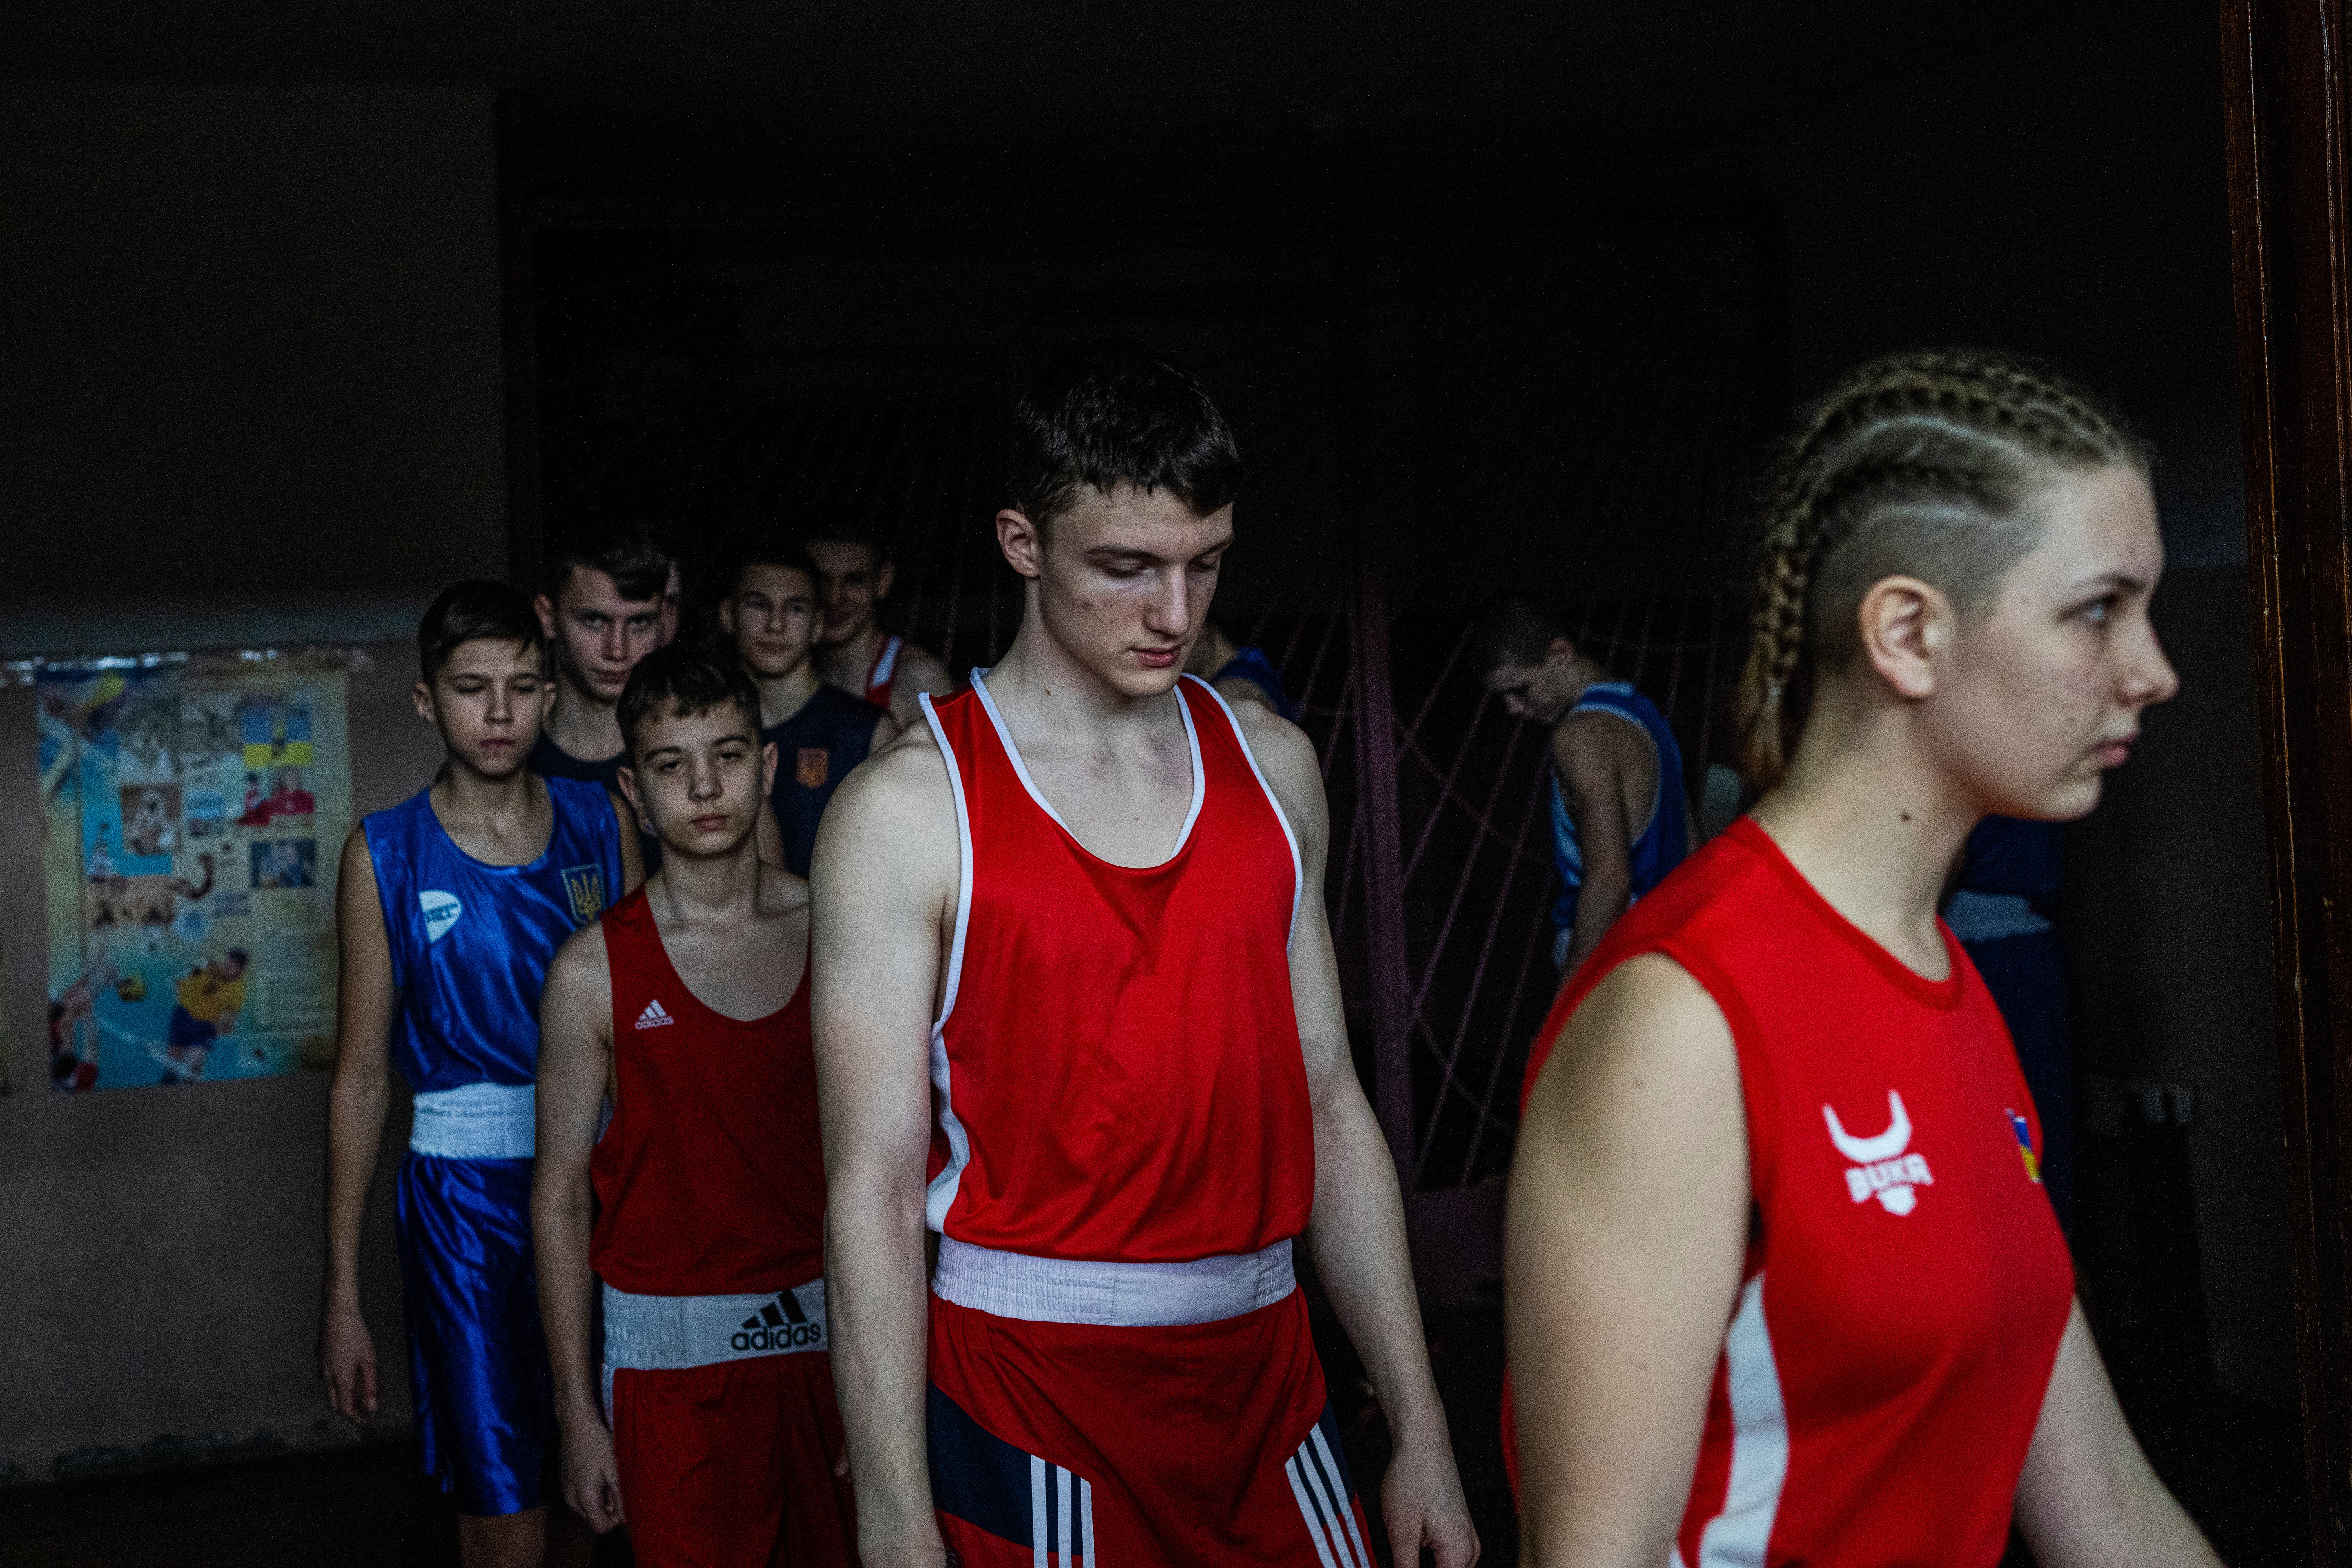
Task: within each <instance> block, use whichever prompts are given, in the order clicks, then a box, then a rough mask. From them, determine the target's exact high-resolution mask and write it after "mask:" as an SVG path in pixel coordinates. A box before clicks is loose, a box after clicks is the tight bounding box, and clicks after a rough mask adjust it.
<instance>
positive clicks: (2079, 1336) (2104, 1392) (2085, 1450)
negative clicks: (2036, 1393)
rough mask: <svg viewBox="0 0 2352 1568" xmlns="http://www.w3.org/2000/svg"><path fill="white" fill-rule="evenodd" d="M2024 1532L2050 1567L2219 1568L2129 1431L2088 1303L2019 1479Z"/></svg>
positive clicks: (2078, 1312) (2074, 1320) (2068, 1339)
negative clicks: (2087, 1319) (2094, 1333)
mask: <svg viewBox="0 0 2352 1568" xmlns="http://www.w3.org/2000/svg"><path fill="white" fill-rule="evenodd" d="M2017 1528H2018V1531H2019V1533H2020V1534H2021V1535H2023V1536H2024V1537H2025V1542H2026V1544H2027V1545H2028V1546H2031V1547H2032V1549H2033V1560H2034V1562H2036V1563H2041V1564H2042V1568H2220V1563H2221V1559H2220V1558H2219V1557H2217V1556H2215V1555H2214V1553H2213V1549H2212V1548H2211V1547H2210V1546H2209V1545H2207V1544H2206V1543H2205V1537H2204V1536H2202V1535H2201V1534H2200V1533H2198V1530H2197V1527H2196V1526H2195V1525H2194V1524H2192V1523H2190V1522H2189V1516H2188V1515H2187V1514H2185V1513H2183V1512H2182V1511H2181V1510H2180V1505H2179V1503H2177V1502H2175V1501H2173V1500H2172V1494H2171V1493H2170V1492H2168V1491H2167V1490H2165V1489H2164V1483H2163V1482H2162V1481H2160V1480H2158V1479H2156V1472H2155V1471H2154V1470H2152V1469H2150V1468H2148V1463H2147V1456H2146V1455H2145V1454H2143V1453H2141V1452H2140V1447H2139V1444H2138V1443H2137V1441H2136V1440H2135V1439H2134V1438H2133V1436H2132V1435H2131V1428H2130V1427H2129V1426H2126V1425H2125V1424H2124V1415H2123V1412H2122V1411H2121V1410H2119V1409H2117V1408H2116V1391H2115V1389H2114V1388H2113V1387H2112V1386H2111V1385H2110V1384H2108V1382H2107V1369H2106V1365H2105V1363H2103V1362H2102V1361H2101V1360H2100V1359H2099V1347H2098V1345H2097V1344H2096V1343H2095V1342H2094V1341H2093V1340H2092V1338H2091V1326H2090V1325H2089V1324H2088V1323H2086V1322H2084V1321H2083V1309H2082V1306H2081V1305H2080V1303H2077V1304H2076V1305H2075V1306H2074V1309H2073V1310H2071V1311H2070V1312H2069V1313H2068V1314H2067V1318H2066V1334H2065V1337H2064V1338H2063V1339H2062V1340H2060V1341H2059V1342H2058V1361H2057V1364H2056V1365H2055V1366H2053V1367H2052V1368H2051V1370H2050V1388H2049V1391H2048V1392H2047V1393H2046V1394H2043V1395H2042V1417H2041V1419H2040V1421H2038V1422H2037V1423H2036V1424H2035V1426H2034V1428H2033V1447H2032V1448H2030V1449H2028V1450H2027V1451H2026V1456H2025V1473H2024V1474H2023V1475H2022V1476H2021V1477H2020V1478H2019V1479H2018V1483H2017Z"/></svg>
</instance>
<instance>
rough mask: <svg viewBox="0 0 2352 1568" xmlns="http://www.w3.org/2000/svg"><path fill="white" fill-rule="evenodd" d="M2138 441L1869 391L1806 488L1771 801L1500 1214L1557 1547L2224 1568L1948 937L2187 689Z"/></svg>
mask: <svg viewBox="0 0 2352 1568" xmlns="http://www.w3.org/2000/svg"><path fill="white" fill-rule="evenodd" d="M2163 567H2164V546H2163V542H2162V539H2161V536H2160V535H2159V534H2158V531H2157V525H2156V508H2155V502H2154V500H2153V499H2152V497H2151V495H2150V493H2149V490H2148V485H2147V458H2146V456H2145V454H2144V453H2143V452H2142V451H2141V449H2140V448H2139V447H2137V444H2135V443H2134V442H2133V441H2132V439H2131V438H2130V437H2129V436H2127V435H2126V434H2125V433H2124V431H2123V430H2122V429H2121V427H2120V426H2119V425H2118V424H2117V423H2116V420H2115V419H2114V418H2113V416H2109V415H2107V414H2105V412H2104V411H2102V410H2101V409H2099V408H2098V407H2097V406H2096V405H2094V404H2092V403H2091V401H2090V400H2089V399H2088V398H2087V397H2085V396H2084V395H2083V394H2081V393H2080V392H2079V391H2077V390H2075V389H2074V388H2073V387H2071V386H2069V385H2068V384H2066V383H2065V382H2063V381H2062V380H2060V379H2058V378H2057V377H2056V376H2054V375H2053V374H2048V373H2046V372H2042V371H2039V370H2036V369H2034V368H2033V367H2032V366H2028V365H2024V364H2021V363H2016V362H2013V361H2011V360H2008V359H2006V358H2003V357H2001V356H1998V355H1992V354H1981V353H1935V354H1904V355H1896V356H1894V357H1892V358H1889V359H1885V360H1881V361H1878V362H1876V363H1872V364H1868V365H1865V366H1864V367H1863V368H1862V369H1860V370H1858V371H1856V372H1854V373H1853V374H1852V375H1850V376H1849V377H1847V379H1846V380H1845V381H1844V382H1843V383H1842V384H1840V385H1839V386H1838V387H1837V388H1835V389H1834V390H1833V391H1832V393H1831V394H1830V395H1828V396H1827V397H1826V398H1825V399H1824V400H1823V401H1822V403H1821V404H1820V405H1817V406H1816V407H1815V408H1813V409H1812V410H1811V411H1809V414H1808V417H1807V420H1806V423H1805V425H1804V426H1802V427H1801V433H1800V435H1799V436H1798V437H1797V438H1796V439H1795V441H1794V442H1793V443H1792V444H1791V446H1790V450H1789V452H1788V455H1787V457H1786V458H1785V459H1784V466H1783V469H1782V472H1781V475H1780V484H1779V485H1778V487H1777V499H1776V500H1775V502H1774V506H1773V510H1772V512H1771V515H1770V520H1769V532H1768V535H1767V540H1766V547H1765V552H1764V564H1763V568H1762V572H1761V574H1760V578H1759V586H1758V607H1757V613H1756V638H1755V642H1754V646H1753V648H1752V651H1751V654H1750V658H1749V664H1748V676H1747V679H1746V680H1745V682H1744V684H1743V700H1744V704H1745V707H1746V709H1747V716H1748V730H1747V748H1746V752H1747V754H1746V757H1745V761H1746V763H1747V768H1746V771H1747V773H1748V776H1749V782H1750V783H1751V784H1754V785H1755V786H1756V787H1758V788H1759V789H1761V790H1763V791H1764V794H1763V796H1762V798H1761V799H1760V800H1759V802H1758V804H1757V806H1756V808H1755V810H1754V812H1753V813H1752V814H1751V815H1750V816H1747V817H1744V818H1742V819H1740V820H1739V821H1737V822H1735V823H1733V824H1732V825H1731V826H1730V827H1729V828H1728V829H1727V830H1726V831H1725V832H1724V833H1723V834H1722V835H1721V836H1720V837H1717V838H1716V839H1715V840H1713V841H1712V842H1711V843H1709V844H1708V845H1707V847H1706V848H1705V849H1703V850H1701V851H1700V852H1699V853H1698V854H1697V855H1696V856H1694V857H1693V858H1691V859H1690V860H1688V861H1686V862H1685V864H1684V865H1683V866H1682V867H1681V868H1679V869H1678V870H1676V871H1675V872H1674V874H1672V875H1671V876H1669V877H1667V878H1666V879H1665V880H1664V882H1663V883H1662V884H1661V885H1660V886H1659V887H1658V889H1657V890H1656V891H1655V892H1654V893H1652V894H1651V895H1650V896H1649V897H1647V898H1645V899H1643V900H1642V901H1641V902H1640V903H1639V904H1637V905H1635V906H1634V907H1633V909H1631V910H1628V911H1626V913H1625V915H1624V917H1623V918H1622V919H1621V920H1620V921H1617V922H1616V924H1615V925H1613V926H1612V928H1611V929H1610V931H1609V934H1608V935H1607V936H1606V937H1605V938H1604V939H1602V941H1601V943H1600V945H1599V946H1598V947H1597V948H1596V949H1595V950H1594V952H1593V953H1592V956H1591V959H1590V960H1589V961H1588V962H1587V963H1585V964H1584V965H1583V967H1581V968H1580V970H1579V971H1578V972H1577V973H1576V975H1575V977H1574V978H1573V980H1572V981H1571V982H1570V984H1569V985H1568V987H1567V988H1566V989H1565V990H1564V991H1563V992H1562V993H1561V994H1560V997H1559V1001H1558V1003H1557V1004H1555V1005H1554V1006H1553V1009H1552V1015H1551V1016H1550V1018H1549V1019H1548V1020H1547V1021H1546V1023H1545V1026H1544V1028H1543V1030H1542V1032H1541V1033H1540V1034H1539V1035H1538V1037H1537V1042H1536V1047H1535V1049H1534V1051H1533V1052H1532V1053H1531V1055H1532V1060H1531V1061H1530V1064H1529V1068H1528V1087H1527V1090H1526V1095H1525V1103H1524V1107H1523V1111H1522V1117H1521V1125H1520V1133H1519V1142H1518V1147H1517V1152H1516V1154H1515V1156H1514V1162H1513V1165H1512V1173H1511V1192H1510V1205H1509V1214H1508V1220H1507V1228H1506V1249H1507V1257H1506V1284H1507V1303H1506V1305H1507V1320H1508V1336H1509V1341H1508V1342H1509V1352H1510V1359H1511V1370H1512V1379H1513V1398H1512V1399H1511V1401H1510V1403H1511V1405H1513V1406H1514V1407H1515V1411H1516V1430H1515V1432H1514V1431H1513V1430H1512V1429H1511V1428H1507V1430H1506V1436H1507V1437H1511V1436H1516V1439H1517V1447H1516V1454H1517V1480H1518V1484H1519V1489H1520V1502H1521V1519H1522V1523H1523V1527H1524V1530H1525V1532H1526V1533H1525V1537H1524V1540H1525V1546H1526V1551H1525V1554H1524V1556H1523V1559H1522V1561H1524V1562H1526V1563H1530V1564H1555V1563H1558V1564H1569V1563H1573V1564H1575V1565H1576V1568H1657V1565H1658V1564H1659V1563H1676V1564H1682V1565H1685V1568H1731V1565H1733V1564H1741V1565H1746V1564H1764V1563H1808V1564H1816V1565H1818V1568H1885V1565H1886V1564H1890V1563H1922V1564H1924V1563H1935V1564H1938V1565H1947V1568H1993V1564H1995V1563H1999V1562H2000V1561H2001V1559H2002V1554H2003V1552H2004V1551H2005V1550H2006V1548H2007V1546H2008V1542H2009V1535H2010V1530H2011V1522H2012V1518H2013V1520H2014V1522H2015V1525H2016V1528H2017V1529H2018V1530H2019V1531H2021V1533H2022V1534H2023V1535H2024V1537H2025V1539H2026V1542H2027V1543H2028V1544H2029V1545H2030V1546H2031V1547H2032V1551H2033V1555H2034V1559H2035V1561H2037V1562H2040V1563H2053V1564H2056V1563H2069V1564H2089V1563H2130V1564H2133V1565H2134V1568H2213V1564H2214V1561H2215V1560H2214V1556H2213V1552H2212V1551H2211V1549H2210V1547H2209V1546H2207V1544H2206V1543H2205V1541H2204V1539H2203V1538H2202V1537H2201V1536H2200V1534H2199V1533H2198V1531H2197V1528H2196V1526H2195V1525H2193V1524H2191V1523H2190V1522H2189V1520H2188V1518H2187V1516H2186V1515H2184V1514H2183V1513H2182V1512H2181V1510H2180V1508H2179V1505H2178V1504H2177V1503H2175V1502H2174V1501H2173V1500H2172V1499H2171V1497H2170V1496H2168V1494H2167V1493H2166V1491H2165V1489H2164V1487H2163V1485H2162V1484H2161V1483H2160V1482H2159V1481H2158V1479H2156V1477H2155V1475H2154V1473H2153V1472H2152V1471H2151V1470H2150V1469H2149V1468H2148V1465H2147V1460H2146V1458H2143V1457H2142V1455H2141V1453H2140V1450H2139V1447H2138V1445H2137V1444H2136V1443H2135V1442H2134V1441H2133V1440H2132V1436H2131V1433H2130V1432H2129V1430H2128V1429H2127V1428H2126V1426H2125V1425H2124V1422H2123V1417H2122V1415H2121V1413H2120V1412H2119V1411H2118V1410H2117V1408H2116V1399H2115V1394H2114V1391H2113V1390H2112V1389H2111V1388H2110V1387H2109V1386H2108V1384H2107V1377H2106V1373H2105V1368H2104V1367H2103V1366H2102V1365H2101V1364H2100V1361H2099V1352H2098V1349H2097V1347H2096V1346H2095V1344H2094V1343H2093V1342H2092V1340H2091V1334H2090V1330H2089V1329H2088V1327H2087V1326H2086V1325H2085V1323H2084V1319H2083V1314H2082V1310H2081V1309H2080V1307H2079V1306H2078V1305H2076V1303H2075V1301H2074V1276H2073V1271H2072V1268H2070V1266H2069V1263H2068V1259H2067V1254H2066V1246H2065V1242H2064V1240H2063V1237H2061V1236H2060V1235H2059V1232H2058V1226H2057V1222H2056V1219H2055V1217H2054V1216H2053V1214H2052V1212H2051V1208H2050V1205H2049V1203H2048V1202H2047V1201H2046V1199H2045V1198H2044V1196H2043V1193H2042V1186H2041V1172H2040V1165H2039V1161H2040V1156H2041V1152H2042V1140H2041V1131H2040V1128H2039V1126H2038V1125H2037V1123H2036V1121H2035V1119H2034V1110H2033V1101H2032V1097H2031V1095H2030V1094H2029V1093H2028V1091H2027V1089H2026V1084H2025V1079H2024V1076H2023V1075H2022V1074H2021V1072H2020V1071H2019V1070H2018V1065H2017V1058H2016V1054H2015V1052H2014V1051H2013V1050H2012V1049H2011V1044H2010V1039H2009V1035H2008V1032H2007V1030H2006V1029H2005V1028H2004V1027H2003V1026H2002V1024H2001V1019H2000V1013H1999V1011H1998V1010H1997V1009H1996V1008H1995V1006H1994V1005H1993V1002H1992V998H1991V996H1990V994H1988V993H1987V991H1986V989H1985V986H1984V983H1983V982H1982V981H1981V980H1980V979H1979V977H1978V975H1977V973H1976V971H1975V970H1974V968H1973V967H1972V966H1971V965H1970V964H1969V960H1968V957H1967V955H1966V953H1965V952H1963V951H1962V949H1961V948H1960V945H1959V943H1958V941H1957V940H1955V939H1954V938H1953V936H1952V934H1951V932H1950V931H1948V930H1946V929H1945V928H1944V927H1943V925H1942V924H1941V922H1940V921H1937V917H1936V905H1937V897H1938V895H1939V893H1940V892H1941V890H1942V888H1943V884H1944V881H1945V879H1946V877H1947V875H1948V871H1949V869H1950V867H1951V865H1952V863H1953V859H1954V857H1955V856H1956V855H1957V854H1958V850H1959V848H1960V846H1961V844H1962V842H1963V841H1964V840H1965V839H1966V838H1967V837H1968V836H1969V830H1970V828H1972V827H1973V826H1975V825H1976V824H1977V822H1978V821H1979V820H1980V819H1981V818H1982V817H1984V816H1986V815H1987V814H1989V813H1996V812H1997V813H2001V814H2004V815H2009V816H2032V817H2038V818H2042V819H2044V820H2066V819H2071V818H2074V817H2078V816H2082V815H2084V813H2085V812H2088V811H2089V810H2090V809H2091V808H2092V806H2093V805H2095V804H2097V801H2098V798H2099V792H2100V786H2101V779H2102V775H2103V773H2105V770H2106V769H2108V768H2112V767H2115V766H2117V765H2119V764H2120V763H2122V762H2123V760H2124V757H2125V755H2126V753H2127V752H2128V751H2129V748H2130V742H2131V741H2132V738H2133V737H2134V735H2135V734H2136V733H2137V729H2138V724H2139V718H2140V713H2141V710H2144V709H2145V708H2147V706H2148V705H2150V704H2152V703H2157V702H2161V701H2163V700H2166V699H2167V698H2168V697H2170V696H2171V695H2172V693H2173V691H2174V690H2175V689H2176V688H2177V686H2178V682H2177V680H2176V679H2175V678H2174V676H2173V673H2172V668H2171V666H2170V665H2168V663H2166V661H2165V658H2164V654H2163V650H2162V649H2161V648H2159V647H2158V646H2157V640H2156V634H2155V631H2154V628H2153V627H2152V626H2151V625H2150V624H2149V621H2148V615H2147V606H2148V600H2149V597H2150V595H2152V594H2153V593H2154V591H2155V588H2156V581H2157V578H2158V575H2159V574H2161V573H2162V571H2163Z"/></svg>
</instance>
